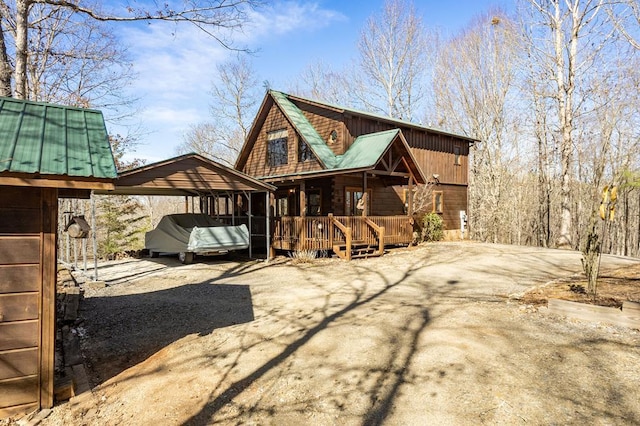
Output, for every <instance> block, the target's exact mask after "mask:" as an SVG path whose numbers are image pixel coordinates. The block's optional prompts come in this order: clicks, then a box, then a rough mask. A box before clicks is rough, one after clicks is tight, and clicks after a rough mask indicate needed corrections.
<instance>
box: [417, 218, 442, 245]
mask: <svg viewBox="0 0 640 426" xmlns="http://www.w3.org/2000/svg"><path fill="white" fill-rule="evenodd" d="M443 229H444V225H443V223H442V217H440V215H439V214H437V213H428V214H426V215H424V216H423V217H422V241H440V240H441V239H442V237H443V236H444V233H443Z"/></svg>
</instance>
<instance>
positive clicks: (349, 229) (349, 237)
mask: <svg viewBox="0 0 640 426" xmlns="http://www.w3.org/2000/svg"><path fill="white" fill-rule="evenodd" d="M345 239H346V240H347V241H346V243H347V244H346V246H347V247H346V250H347V252H346V253H345V255H346V257H347V261H350V260H351V227H350V226H347V228H346V232H345Z"/></svg>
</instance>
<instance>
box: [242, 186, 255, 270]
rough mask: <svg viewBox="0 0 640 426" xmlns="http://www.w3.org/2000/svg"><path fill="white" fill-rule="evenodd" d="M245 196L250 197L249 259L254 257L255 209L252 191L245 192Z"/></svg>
mask: <svg viewBox="0 0 640 426" xmlns="http://www.w3.org/2000/svg"><path fill="white" fill-rule="evenodd" d="M244 194H245V196H246V197H247V198H248V199H249V217H248V222H249V259H253V244H252V241H251V240H252V238H251V236H252V235H253V229H252V224H253V220H252V219H253V211H252V210H251V209H252V206H251V193H250V192H246V191H245V192H244Z"/></svg>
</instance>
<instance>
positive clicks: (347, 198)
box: [344, 188, 371, 216]
mask: <svg viewBox="0 0 640 426" xmlns="http://www.w3.org/2000/svg"><path fill="white" fill-rule="evenodd" d="M362 195H363V192H362V188H346V189H345V194H344V214H345V215H347V216H357V215H361V214H362V202H361V201H360V200H362ZM367 198H368V202H367V214H370V213H371V190H370V189H367ZM358 207H360V208H358Z"/></svg>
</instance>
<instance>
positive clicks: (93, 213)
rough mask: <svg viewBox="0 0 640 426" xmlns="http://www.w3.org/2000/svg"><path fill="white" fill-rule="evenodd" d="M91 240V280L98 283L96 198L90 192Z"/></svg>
mask: <svg viewBox="0 0 640 426" xmlns="http://www.w3.org/2000/svg"><path fill="white" fill-rule="evenodd" d="M91 217H92V218H93V220H92V221H91V239H92V240H93V280H94V281H98V240H97V237H96V230H97V226H96V222H97V220H96V196H95V194H94V193H93V191H91Z"/></svg>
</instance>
